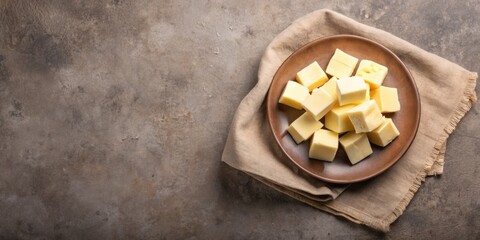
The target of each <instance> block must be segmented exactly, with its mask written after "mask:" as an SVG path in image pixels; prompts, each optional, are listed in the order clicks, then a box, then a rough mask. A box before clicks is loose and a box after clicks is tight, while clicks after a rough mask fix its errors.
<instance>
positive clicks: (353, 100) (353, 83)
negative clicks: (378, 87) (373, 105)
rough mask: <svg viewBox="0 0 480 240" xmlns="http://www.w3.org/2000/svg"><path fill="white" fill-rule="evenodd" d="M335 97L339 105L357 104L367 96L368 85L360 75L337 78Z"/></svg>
mask: <svg viewBox="0 0 480 240" xmlns="http://www.w3.org/2000/svg"><path fill="white" fill-rule="evenodd" d="M336 83H337V98H338V103H339V105H340V106H343V105H347V104H359V103H362V102H364V101H365V100H366V99H365V98H366V96H368V95H367V94H368V87H367V85H366V84H365V81H363V79H362V78H361V77H346V78H340V79H338V81H337V82H336Z"/></svg>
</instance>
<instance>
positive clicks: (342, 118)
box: [325, 105, 355, 133]
mask: <svg viewBox="0 0 480 240" xmlns="http://www.w3.org/2000/svg"><path fill="white" fill-rule="evenodd" d="M354 107H355V105H345V106H341V107H336V108H333V109H332V110H331V111H330V112H328V113H327V115H325V127H326V128H328V129H330V130H332V131H334V132H336V133H344V132H348V131H353V130H355V128H353V125H352V122H351V121H350V118H349V117H348V111H349V110H350V109H352V108H354Z"/></svg>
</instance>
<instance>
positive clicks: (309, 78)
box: [296, 61, 328, 91]
mask: <svg viewBox="0 0 480 240" xmlns="http://www.w3.org/2000/svg"><path fill="white" fill-rule="evenodd" d="M296 79H297V81H298V82H299V83H301V84H302V85H303V86H305V87H307V88H308V90H309V91H312V90H313V89H315V88H316V87H320V86H321V85H323V84H324V83H325V82H326V81H327V80H328V77H327V74H325V72H324V71H323V69H322V68H321V67H320V65H318V63H317V62H316V61H315V62H313V63H311V64H310V65H308V66H306V67H305V68H304V69H302V70H300V72H298V73H297V77H296Z"/></svg>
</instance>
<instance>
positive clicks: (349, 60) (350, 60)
mask: <svg viewBox="0 0 480 240" xmlns="http://www.w3.org/2000/svg"><path fill="white" fill-rule="evenodd" d="M357 62H358V59H357V58H355V57H353V56H350V55H348V54H346V53H344V52H343V51H342V50H340V49H336V50H335V53H334V54H333V57H332V58H331V59H330V62H329V63H328V66H327V69H326V72H327V73H328V74H330V75H332V76H335V77H337V78H342V77H350V76H352V73H353V70H354V69H355V66H357Z"/></svg>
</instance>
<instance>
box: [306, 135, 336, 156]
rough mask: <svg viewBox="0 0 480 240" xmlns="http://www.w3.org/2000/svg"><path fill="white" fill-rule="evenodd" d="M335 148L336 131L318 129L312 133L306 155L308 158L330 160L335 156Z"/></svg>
mask: <svg viewBox="0 0 480 240" xmlns="http://www.w3.org/2000/svg"><path fill="white" fill-rule="evenodd" d="M337 149H338V133H335V132H332V131H329V130H325V129H319V130H317V131H315V133H314V134H313V138H312V141H311V143H310V151H309V152H308V156H309V157H310V158H314V159H318V160H325V161H329V162H331V161H333V159H334V158H335V154H336V153H337Z"/></svg>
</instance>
